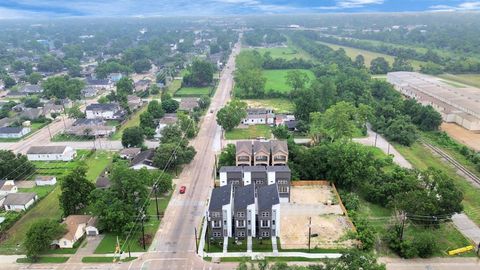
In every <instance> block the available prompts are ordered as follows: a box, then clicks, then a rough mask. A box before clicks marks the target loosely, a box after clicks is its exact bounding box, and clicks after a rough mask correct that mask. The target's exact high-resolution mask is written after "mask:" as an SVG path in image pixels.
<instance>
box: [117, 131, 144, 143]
mask: <svg viewBox="0 0 480 270" xmlns="http://www.w3.org/2000/svg"><path fill="white" fill-rule="evenodd" d="M143 141H144V134H143V130H142V129H141V128H140V127H129V128H126V129H125V130H124V131H123V134H122V145H123V147H141V146H142V145H143Z"/></svg>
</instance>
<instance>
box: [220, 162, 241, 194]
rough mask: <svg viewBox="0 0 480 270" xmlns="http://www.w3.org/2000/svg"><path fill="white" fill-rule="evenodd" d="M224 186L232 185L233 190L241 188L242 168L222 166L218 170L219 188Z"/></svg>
mask: <svg viewBox="0 0 480 270" xmlns="http://www.w3.org/2000/svg"><path fill="white" fill-rule="evenodd" d="M226 185H232V186H233V188H234V189H235V188H236V187H240V186H243V167H241V166H222V167H221V168H220V186H226Z"/></svg>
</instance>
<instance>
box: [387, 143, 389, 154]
mask: <svg viewBox="0 0 480 270" xmlns="http://www.w3.org/2000/svg"><path fill="white" fill-rule="evenodd" d="M387 144H388V150H387V155H390V143H387Z"/></svg>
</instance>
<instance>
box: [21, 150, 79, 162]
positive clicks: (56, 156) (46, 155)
mask: <svg viewBox="0 0 480 270" xmlns="http://www.w3.org/2000/svg"><path fill="white" fill-rule="evenodd" d="M76 155H77V152H76V151H75V150H74V149H73V148H72V147H70V146H32V147H30V149H28V151H27V158H28V160H30V161H71V160H73V159H74V158H75V157H76Z"/></svg>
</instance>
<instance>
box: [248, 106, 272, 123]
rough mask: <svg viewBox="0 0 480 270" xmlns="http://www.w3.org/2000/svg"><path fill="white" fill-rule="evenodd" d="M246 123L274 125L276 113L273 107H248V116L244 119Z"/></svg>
mask: <svg viewBox="0 0 480 270" xmlns="http://www.w3.org/2000/svg"><path fill="white" fill-rule="evenodd" d="M242 124H244V125H274V124H275V114H274V113H273V110H271V109H265V108H248V109H247V117H246V118H245V119H243V120H242Z"/></svg>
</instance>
